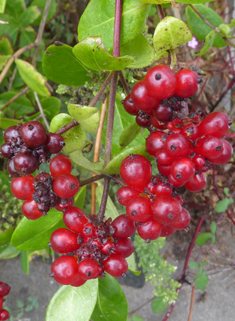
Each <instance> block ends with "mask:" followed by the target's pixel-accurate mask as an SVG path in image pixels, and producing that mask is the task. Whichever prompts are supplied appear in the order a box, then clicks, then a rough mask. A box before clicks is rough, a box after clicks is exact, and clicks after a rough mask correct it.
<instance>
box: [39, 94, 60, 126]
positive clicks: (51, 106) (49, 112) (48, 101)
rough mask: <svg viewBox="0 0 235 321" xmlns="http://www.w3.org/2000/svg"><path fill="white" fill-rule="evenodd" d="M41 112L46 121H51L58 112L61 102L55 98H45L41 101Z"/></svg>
mask: <svg viewBox="0 0 235 321" xmlns="http://www.w3.org/2000/svg"><path fill="white" fill-rule="evenodd" d="M41 104H42V108H43V111H44V113H45V115H46V117H47V119H50V120H51V119H52V118H53V117H55V116H56V115H57V114H59V112H60V105H61V101H60V100H59V98H56V97H47V98H43V99H41Z"/></svg>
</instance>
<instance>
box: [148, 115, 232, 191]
mask: <svg viewBox="0 0 235 321" xmlns="http://www.w3.org/2000/svg"><path fill="white" fill-rule="evenodd" d="M230 125H231V121H230V120H229V117H228V116H227V115H226V114H225V113H223V112H214V113H211V114H209V115H208V116H206V117H205V118H204V119H203V120H201V119H200V117H199V116H198V115H196V116H195V117H194V118H186V119H178V118H176V119H175V120H173V121H172V122H169V123H168V124H167V127H168V129H169V130H168V132H163V131H154V132H152V133H151V134H150V135H149V136H148V138H147V139H146V150H147V152H148V153H149V154H150V155H152V156H154V157H156V159H155V160H156V161H157V167H158V170H159V172H160V173H161V174H162V175H165V176H167V177H168V180H169V182H170V183H172V184H173V186H175V187H181V186H183V185H185V187H186V188H187V189H188V190H189V191H191V192H199V191H201V190H202V189H203V188H204V187H205V186H206V176H205V174H204V172H206V171H208V169H209V168H210V164H225V163H227V162H228V161H229V160H230V159H231V157H232V155H233V149H232V146H231V144H230V143H229V142H228V141H226V140H224V139H221V137H223V136H224V135H225V134H226V133H227V132H228V130H229V127H230Z"/></svg>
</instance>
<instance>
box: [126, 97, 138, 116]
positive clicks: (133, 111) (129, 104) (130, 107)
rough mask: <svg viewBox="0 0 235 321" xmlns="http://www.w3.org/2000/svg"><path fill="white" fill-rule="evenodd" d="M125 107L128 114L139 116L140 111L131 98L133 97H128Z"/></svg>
mask: <svg viewBox="0 0 235 321" xmlns="http://www.w3.org/2000/svg"><path fill="white" fill-rule="evenodd" d="M123 107H124V108H125V110H126V111H127V112H128V114H130V115H133V116H137V115H138V111H139V110H138V109H137V108H136V107H135V105H134V103H133V100H132V98H131V95H128V96H127V97H126V98H125V100H124V102H123Z"/></svg>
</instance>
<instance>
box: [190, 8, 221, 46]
mask: <svg viewBox="0 0 235 321" xmlns="http://www.w3.org/2000/svg"><path fill="white" fill-rule="evenodd" d="M194 7H195V8H196V9H197V10H198V11H199V12H200V13H201V14H202V16H203V17H204V18H205V19H206V20H207V21H209V22H210V23H211V24H212V25H213V26H214V27H219V25H220V24H222V23H224V21H223V19H222V18H221V17H220V16H219V15H218V14H217V13H216V12H215V11H214V10H213V9H211V8H209V7H207V6H205V5H204V4H195V5H194ZM186 17H187V21H188V25H189V27H190V29H191V30H192V32H193V33H194V35H195V36H196V37H197V38H198V39H199V40H201V41H203V40H205V38H206V36H207V35H208V33H210V32H211V31H212V30H213V29H212V28H211V27H209V26H208V25H207V24H206V23H205V22H204V21H203V20H202V18H201V17H200V16H199V15H198V14H197V13H196V12H195V11H194V10H193V9H192V8H191V7H190V6H187V7H186ZM212 46H213V47H218V48H220V47H224V46H226V42H225V41H224V40H223V39H222V37H221V36H220V35H218V34H216V35H215V39H214V41H213V45H212Z"/></svg>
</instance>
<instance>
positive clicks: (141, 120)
mask: <svg viewBox="0 0 235 321" xmlns="http://www.w3.org/2000/svg"><path fill="white" fill-rule="evenodd" d="M135 121H136V123H137V125H139V126H140V127H143V128H148V127H150V126H151V121H150V117H149V116H147V115H143V114H138V116H136V118H135Z"/></svg>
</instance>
